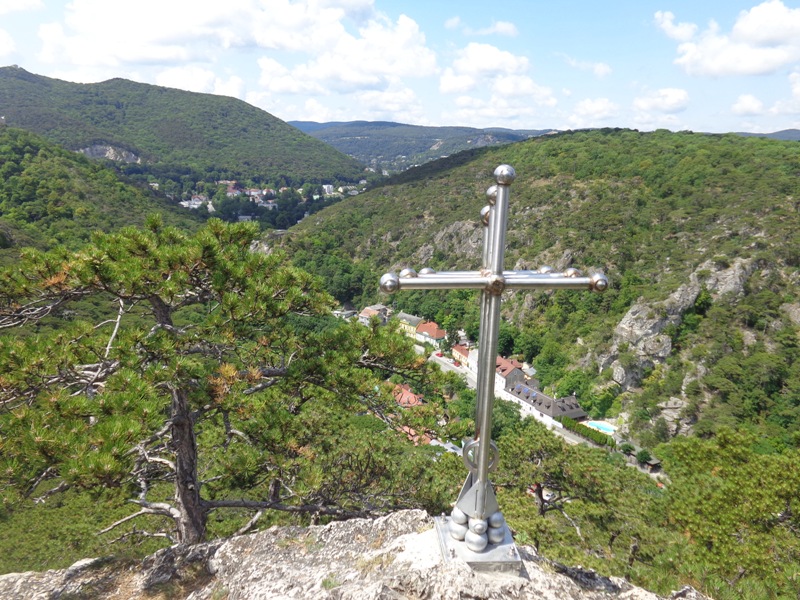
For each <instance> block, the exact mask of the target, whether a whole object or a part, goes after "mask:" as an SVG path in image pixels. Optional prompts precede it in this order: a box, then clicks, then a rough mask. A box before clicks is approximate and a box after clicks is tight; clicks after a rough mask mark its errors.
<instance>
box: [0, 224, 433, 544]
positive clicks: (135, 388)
mask: <svg viewBox="0 0 800 600" xmlns="http://www.w3.org/2000/svg"><path fill="white" fill-rule="evenodd" d="M256 233H257V229H256V228H255V227H253V226H252V225H251V224H235V225H227V224H224V223H222V222H221V221H218V220H212V221H210V222H209V223H208V225H207V226H206V227H205V228H203V229H202V230H200V231H199V232H198V233H196V234H194V235H187V234H185V233H182V232H180V231H178V230H176V229H172V228H166V227H163V226H162V224H161V223H160V221H159V220H158V219H152V220H151V221H150V222H149V223H148V227H147V228H146V229H144V230H139V229H126V230H123V231H122V232H120V233H116V234H103V235H96V236H95V238H94V240H93V243H92V244H90V245H89V246H87V247H85V248H83V249H82V250H81V251H79V252H77V253H69V252H67V251H66V250H63V249H57V250H55V251H52V252H50V253H38V252H33V251H30V252H27V253H25V254H24V256H23V257H22V260H21V262H20V264H19V265H17V266H16V267H15V268H13V269H9V270H6V271H3V272H0V287H1V288H2V289H0V328H2V329H7V330H9V331H11V332H12V335H6V336H4V337H2V338H0V364H2V365H3V370H2V375H1V376H0V409H2V411H1V412H0V440H2V442H0V478H2V482H0V485H2V488H0V489H2V492H3V495H4V499H5V500H6V501H7V502H12V501H14V500H15V499H16V500H19V499H20V498H21V497H23V496H35V495H38V498H39V499H40V500H44V499H46V498H47V497H48V496H50V495H51V494H53V493H54V492H56V491H60V490H63V489H65V488H67V487H78V488H87V489H88V488H93V487H97V486H106V487H114V486H124V488H125V489H128V490H129V491H130V493H131V498H130V501H131V502H133V503H135V504H136V505H138V506H139V510H138V512H135V513H132V514H131V515H130V516H128V517H126V518H124V519H121V520H119V521H117V522H115V523H113V524H111V525H110V526H109V528H108V529H107V530H110V529H112V528H114V527H116V526H119V525H121V524H123V523H126V522H128V521H130V520H131V519H133V518H134V517H138V516H142V515H159V516H163V517H167V518H168V519H169V520H171V522H172V523H173V524H174V529H173V530H171V531H170V530H169V529H170V528H167V529H168V530H166V531H159V532H157V533H156V534H157V535H162V536H167V537H168V538H169V539H171V540H173V541H177V542H179V543H196V542H199V541H202V540H203V539H204V538H205V535H206V525H207V519H208V515H209V513H211V512H212V511H213V510H216V509H220V508H226V507H232V508H245V509H250V510H251V511H254V512H255V511H260V512H258V513H257V514H261V511H264V510H267V509H277V510H283V511H289V512H292V513H295V514H306V515H309V516H310V515H316V516H317V517H319V516H323V517H324V516H330V517H331V518H347V517H352V516H363V515H368V514H374V513H377V512H382V511H386V510H391V509H396V508H399V507H403V506H412V505H420V504H425V502H426V501H430V502H431V503H432V504H433V505H436V503H437V502H438V500H437V499H435V498H433V497H432V496H433V495H435V493H436V492H435V491H431V492H430V493H429V495H428V496H427V498H428V500H425V499H424V497H425V493H424V492H423V493H418V492H419V490H418V489H417V488H420V487H421V488H422V489H424V488H425V486H420V485H419V480H420V479H421V478H430V477H432V476H433V475H432V470H431V468H430V466H431V465H430V462H431V461H430V459H429V458H428V457H419V458H416V459H415V453H414V452H412V451H411V450H409V444H408V442H407V440H405V439H404V436H402V435H399V434H397V431H398V430H400V428H401V426H402V425H404V424H406V425H408V424H409V423H411V424H412V425H413V426H414V427H415V428H416V430H417V431H424V428H425V427H426V426H427V424H429V423H435V421H436V418H437V414H436V407H435V403H434V404H431V405H429V406H426V407H425V408H424V410H423V411H422V414H418V415H413V414H412V415H410V416H409V415H408V414H399V413H402V411H399V410H398V409H397V408H396V406H394V403H393V399H392V397H391V394H390V393H389V386H388V385H387V384H385V383H384V380H385V379H386V377H387V375H388V374H389V373H401V374H403V375H404V376H408V377H414V378H417V379H419V378H423V379H424V378H425V377H426V369H427V367H426V366H425V361H424V360H423V359H421V358H420V357H418V356H417V355H416V354H415V353H414V352H413V349H412V347H411V346H410V344H408V343H407V342H406V341H404V339H403V338H402V336H399V335H396V334H395V333H393V332H392V331H391V330H390V329H389V328H376V329H370V328H365V327H361V326H359V325H357V324H344V323H342V322H340V321H337V320H335V319H333V318H332V317H329V316H328V313H329V310H330V307H331V306H332V300H331V298H330V297H329V296H328V295H327V294H326V293H324V292H323V291H322V289H321V287H320V285H319V284H318V282H317V281H316V280H315V279H314V278H313V277H312V276H310V275H309V274H307V273H305V272H303V271H301V270H299V269H296V268H294V267H291V266H289V265H288V263H287V262H286V261H285V260H284V258H283V257H282V256H281V255H280V254H278V253H264V252H259V251H255V250H254V249H253V248H252V247H251V246H252V241H253V239H254V237H255V235H256ZM112 308H113V310H112ZM359 415H361V416H359ZM409 419H416V420H409ZM401 452H402V453H404V460H398V455H399V454H400V453H401ZM164 482H169V483H170V484H171V486H172V493H171V499H170V498H169V497H167V496H168V495H165V493H164V485H165V484H164ZM434 488H435V486H432V487H431V489H432V490H433V489H434ZM415 495H416V497H415ZM420 498H423V499H420ZM432 507H433V506H432Z"/></svg>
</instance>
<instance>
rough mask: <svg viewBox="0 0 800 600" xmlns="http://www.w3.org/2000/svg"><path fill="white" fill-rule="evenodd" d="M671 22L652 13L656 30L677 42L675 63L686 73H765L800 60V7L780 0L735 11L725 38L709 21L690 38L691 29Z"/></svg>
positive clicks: (663, 15)
mask: <svg viewBox="0 0 800 600" xmlns="http://www.w3.org/2000/svg"><path fill="white" fill-rule="evenodd" d="M673 20H674V16H673V15H672V13H661V12H658V13H656V22H657V23H658V24H659V26H660V27H661V29H662V30H663V31H664V32H665V33H666V34H667V35H668V36H670V37H672V38H673V39H676V40H679V41H681V42H682V43H681V44H679V46H678V58H677V59H676V60H675V64H677V65H680V66H681V67H683V69H684V70H685V71H686V72H687V73H688V74H690V75H711V76H724V75H765V74H769V73H774V72H775V71H777V70H778V69H780V68H782V67H785V66H787V65H790V64H792V63H795V62H798V61H800V9H790V8H787V7H786V6H785V5H784V4H783V2H782V1H781V0H769V1H767V2H763V3H762V4H759V5H758V6H755V7H754V8H752V9H750V10H749V11H747V10H746V11H742V12H740V13H739V16H738V18H737V20H736V23H735V24H734V26H733V28H732V29H731V32H730V34H725V33H723V32H721V31H720V27H719V25H718V24H717V23H716V22H714V21H711V22H710V23H709V25H708V28H707V29H706V30H704V31H703V32H702V33H701V34H700V35H699V36H697V37H696V39H695V32H696V26H690V24H687V23H681V24H680V25H677V26H676V25H674V22H673ZM692 27H695V29H692Z"/></svg>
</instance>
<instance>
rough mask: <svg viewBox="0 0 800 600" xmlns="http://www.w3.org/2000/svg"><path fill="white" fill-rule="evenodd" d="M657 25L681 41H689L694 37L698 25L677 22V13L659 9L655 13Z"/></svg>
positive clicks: (671, 36)
mask: <svg viewBox="0 0 800 600" xmlns="http://www.w3.org/2000/svg"><path fill="white" fill-rule="evenodd" d="M655 22H656V25H657V26H658V27H659V28H660V29H661V30H662V31H663V32H664V33H666V34H667V36H668V37H670V38H672V39H673V40H678V41H679V42H687V41H689V40H690V39H692V38H693V37H694V34H695V32H696V31H697V25H695V24H694V23H678V24H677V25H676V24H675V15H673V14H672V13H671V12H669V11H667V12H663V11H658V12H657V13H656V14H655Z"/></svg>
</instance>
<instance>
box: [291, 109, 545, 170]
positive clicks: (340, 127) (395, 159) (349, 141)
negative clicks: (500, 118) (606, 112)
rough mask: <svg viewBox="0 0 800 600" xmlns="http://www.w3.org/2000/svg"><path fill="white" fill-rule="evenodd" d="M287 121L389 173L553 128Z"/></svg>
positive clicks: (508, 141)
mask: <svg viewBox="0 0 800 600" xmlns="http://www.w3.org/2000/svg"><path fill="white" fill-rule="evenodd" d="M289 124H290V125H293V126H295V127H297V128H298V129H300V130H301V131H303V132H305V133H307V134H309V135H312V136H314V137H315V138H318V139H320V140H322V141H324V142H325V143H327V144H330V145H331V146H333V147H334V148H336V149H337V150H339V151H341V152H344V153H345V154H348V155H350V156H352V157H354V158H356V159H358V160H359V161H361V162H363V163H365V164H368V165H370V166H372V167H373V168H375V169H378V170H380V171H383V170H386V171H388V172H390V173H396V172H398V171H403V170H405V169H407V168H409V167H411V166H414V165H420V164H423V163H426V162H429V161H431V160H436V159H438V158H442V157H443V156H449V155H450V154H455V153H457V152H461V151H463V150H468V149H470V148H482V147H483V146H497V145H502V144H509V143H512V142H519V141H522V140H526V139H528V138H529V137H535V136H538V135H544V134H546V133H551V132H553V131H554V130H553V129H503V128H501V127H489V128H482V129H481V128H475V127H428V126H421V125H407V124H404V123H394V122H391V121H349V122H329V123H316V122H314V121H289Z"/></svg>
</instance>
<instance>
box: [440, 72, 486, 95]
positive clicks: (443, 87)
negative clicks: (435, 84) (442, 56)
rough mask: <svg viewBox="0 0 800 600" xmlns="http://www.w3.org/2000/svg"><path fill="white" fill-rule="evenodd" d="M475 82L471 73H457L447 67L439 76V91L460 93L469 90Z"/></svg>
mask: <svg viewBox="0 0 800 600" xmlns="http://www.w3.org/2000/svg"><path fill="white" fill-rule="evenodd" d="M476 84H477V81H476V79H475V78H474V77H473V76H472V75H459V74H458V73H456V72H455V71H454V70H453V69H451V68H450V67H448V68H446V69H445V70H444V71H443V72H442V76H441V77H440V78H439V91H440V92H442V93H443V94H461V93H464V92H468V91H470V90H471V89H473V88H474V87H475V85H476Z"/></svg>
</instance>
